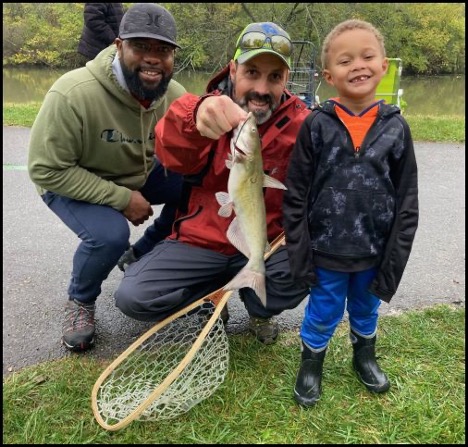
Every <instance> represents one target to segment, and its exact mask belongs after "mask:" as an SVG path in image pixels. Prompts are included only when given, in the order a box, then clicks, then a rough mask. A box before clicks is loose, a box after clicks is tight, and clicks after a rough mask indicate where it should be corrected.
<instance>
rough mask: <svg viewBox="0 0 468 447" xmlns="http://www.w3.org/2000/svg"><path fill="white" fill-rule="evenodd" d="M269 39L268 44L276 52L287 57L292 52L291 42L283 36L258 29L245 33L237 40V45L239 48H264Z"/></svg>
mask: <svg viewBox="0 0 468 447" xmlns="http://www.w3.org/2000/svg"><path fill="white" fill-rule="evenodd" d="M267 41H269V43H270V46H271V48H272V49H273V50H275V51H276V52H277V53H279V54H281V55H283V56H285V57H289V56H291V53H292V43H291V41H290V40H289V39H288V38H287V37H285V36H279V35H277V34H274V35H269V34H265V33H262V32H260V31H250V32H248V33H245V34H244V35H243V36H242V37H241V40H240V42H239V45H238V47H239V48H240V49H241V50H258V49H260V48H264V47H265V45H266V44H267Z"/></svg>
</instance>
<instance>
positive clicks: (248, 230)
mask: <svg viewBox="0 0 468 447" xmlns="http://www.w3.org/2000/svg"><path fill="white" fill-rule="evenodd" d="M230 151H231V152H230V154H229V157H228V159H227V160H226V167H227V168H228V169H230V172H229V178H228V184H227V192H217V193H216V194H215V196H216V200H217V201H218V203H219V205H220V208H219V210H218V215H219V216H222V217H226V218H228V217H230V216H231V215H232V213H233V212H234V213H235V217H234V219H233V220H232V222H231V223H230V225H229V227H228V230H227V233H226V236H227V238H228V240H229V242H231V244H232V245H233V246H234V247H236V248H237V249H238V250H239V251H240V252H241V253H242V254H243V255H244V256H245V257H247V258H248V262H247V264H246V265H245V266H244V267H243V268H242V270H241V271H240V272H239V273H238V274H237V275H236V276H235V277H234V278H233V279H232V280H231V281H230V282H229V283H228V284H226V285H225V286H224V287H223V289H224V290H236V289H241V288H243V287H250V288H251V289H252V290H254V292H255V293H256V295H257V296H258V297H259V299H260V301H261V303H262V304H263V306H264V307H266V304H267V297H266V285H265V261H264V254H265V252H268V251H269V250H270V245H269V243H268V240H267V225H266V210H265V199H264V195H263V188H264V187H270V188H278V189H283V190H285V189H287V188H286V186H284V185H283V183H281V182H280V181H279V180H277V179H275V178H273V177H270V176H268V175H266V174H265V173H264V172H263V159H262V144H261V139H260V135H259V133H258V129H257V123H256V120H255V116H254V115H253V114H252V112H249V114H248V115H247V118H246V119H245V121H242V122H241V123H239V125H238V126H237V128H236V129H235V130H234V131H233V136H232V139H231V143H230Z"/></svg>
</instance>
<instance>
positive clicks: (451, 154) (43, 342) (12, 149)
mask: <svg viewBox="0 0 468 447" xmlns="http://www.w3.org/2000/svg"><path fill="white" fill-rule="evenodd" d="M28 144H29V129H27V128H17V127H4V128H3V374H4V376H5V375H6V374H8V373H9V372H11V371H17V370H19V369H21V368H23V367H25V366H28V365H32V364H36V363H40V362H44V361H47V360H53V359H57V358H61V357H64V356H68V355H76V354H71V353H69V352H68V351H66V350H65V349H64V348H63V347H62V346H61V345H60V337H61V324H62V315H63V307H64V304H65V299H66V297H67V295H66V290H67V285H68V279H69V276H70V268H71V262H72V257H73V253H74V250H75V247H76V246H77V244H78V241H79V239H78V238H77V237H76V236H75V235H74V234H73V233H72V232H71V231H70V230H69V229H68V228H66V227H65V226H64V225H63V224H62V222H61V221H60V220H59V219H58V218H57V217H56V216H55V215H54V214H53V213H52V212H51V211H50V210H49V209H48V208H47V207H46V206H45V205H44V204H43V203H42V201H41V200H40V198H39V196H38V195H37V193H36V191H35V189H34V186H33V184H32V183H31V182H30V180H29V177H28V173H27V171H26V169H25V165H26V160H27V147H28ZM415 146H416V157H417V161H418V166H419V191H420V209H421V214H420V224H419V229H418V232H417V234H416V240H415V243H414V248H413V253H412V255H411V257H410V260H409V262H408V266H407V269H406V272H405V274H404V276H403V280H402V282H401V284H400V288H399V290H398V293H397V294H396V295H395V297H394V298H393V300H392V302H391V304H385V303H383V304H382V306H381V314H382V315H388V314H392V313H395V312H400V311H404V310H407V309H414V308H422V307H426V306H430V305H433V304H439V303H447V304H452V303H455V304H457V305H463V306H464V304H465V145H464V144H446V143H443V144H436V143H416V145H415ZM157 211H158V210H157V209H156V212H157ZM132 228H133V227H132ZM142 232H143V228H141V229H140V228H137V229H135V228H133V229H132V236H131V238H132V242H134V241H135V240H136V239H137V238H138V237H139V236H140V235H141V234H142ZM121 277H122V273H121V272H120V271H119V270H118V268H115V269H114V270H113V271H112V272H111V274H110V276H109V278H108V279H107V280H106V281H105V282H104V284H103V289H102V294H101V296H100V297H99V299H98V302H97V303H98V304H97V320H98V321H97V336H98V340H97V344H96V347H95V348H94V349H93V350H91V351H89V352H88V353H87V354H85V355H90V356H95V357H100V358H109V359H111V358H112V359H113V358H115V357H116V356H117V355H118V354H120V353H121V352H122V351H123V350H124V349H126V348H127V347H128V346H129V345H130V344H131V343H132V342H133V341H134V340H135V339H136V338H137V337H138V336H139V335H141V334H142V333H143V332H144V331H145V330H146V329H148V328H149V327H151V324H148V323H140V322H137V321H134V320H132V319H130V318H128V317H126V316H125V315H123V314H122V313H121V312H120V311H119V310H118V309H117V308H116V307H115V306H114V303H113V298H112V296H113V292H114V290H115V289H116V287H117V285H118V283H119V281H120V278H121ZM305 304H306V300H304V301H303V303H302V304H301V305H299V306H298V307H297V308H296V309H294V310H290V311H286V312H284V313H283V314H282V315H281V316H280V317H279V322H280V326H281V327H282V328H283V329H286V328H298V327H299V326H300V323H301V320H302V314H303V310H304V306H305ZM229 309H230V313H231V319H230V320H229V323H228V326H227V331H228V333H240V332H243V331H245V330H246V328H247V320H248V317H247V312H246V311H245V309H244V307H243V306H242V303H241V302H240V300H239V299H238V297H237V296H233V297H232V298H231V300H230V302H229ZM80 355H82V354H80Z"/></svg>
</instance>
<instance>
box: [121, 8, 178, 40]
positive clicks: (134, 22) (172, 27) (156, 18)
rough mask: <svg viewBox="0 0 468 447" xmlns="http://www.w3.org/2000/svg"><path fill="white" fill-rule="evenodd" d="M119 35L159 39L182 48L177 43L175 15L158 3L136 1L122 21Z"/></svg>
mask: <svg viewBox="0 0 468 447" xmlns="http://www.w3.org/2000/svg"><path fill="white" fill-rule="evenodd" d="M119 37H120V38H121V39H133V38H136V37H145V38H149V39H157V40H161V41H163V42H167V43H170V44H171V45H174V46H175V47H177V48H181V47H180V45H177V43H176V37H177V29H176V23H175V20H174V17H173V16H172V14H171V13H170V12H169V11H168V10H167V9H166V8H164V7H163V6H161V5H157V4H156V3H134V4H133V5H132V6H130V8H129V9H128V11H127V12H126V13H125V14H124V16H123V18H122V21H121V22H120V28H119Z"/></svg>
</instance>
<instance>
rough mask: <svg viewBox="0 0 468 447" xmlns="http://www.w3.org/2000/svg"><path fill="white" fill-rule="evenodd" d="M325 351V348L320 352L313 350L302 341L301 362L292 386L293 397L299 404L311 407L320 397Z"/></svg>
mask: <svg viewBox="0 0 468 447" xmlns="http://www.w3.org/2000/svg"><path fill="white" fill-rule="evenodd" d="M326 351H327V348H325V349H324V350H323V351H320V352H313V351H311V350H310V348H309V347H308V346H307V345H306V344H305V343H304V342H302V362H301V366H300V368H299V372H298V373H297V378H296V386H295V387H294V399H296V402H297V403H299V404H300V405H303V406H305V407H311V406H313V405H315V403H316V402H317V401H318V400H319V399H320V395H321V394H322V371H323V361H324V359H325V353H326Z"/></svg>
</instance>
